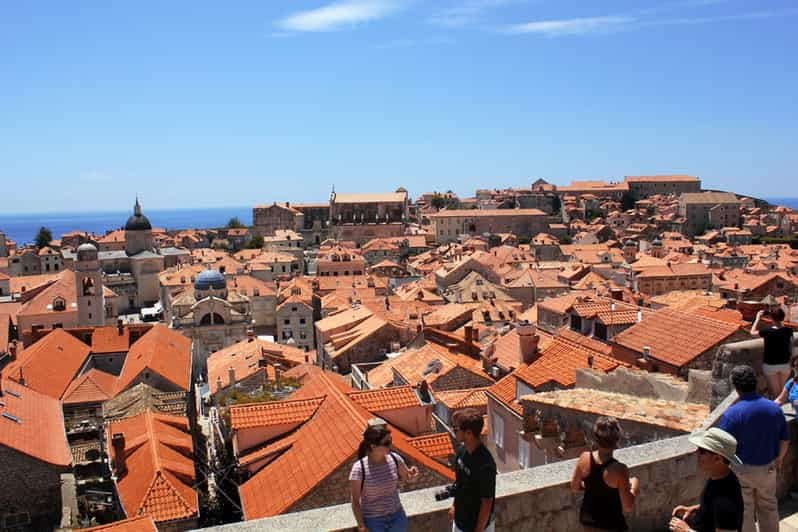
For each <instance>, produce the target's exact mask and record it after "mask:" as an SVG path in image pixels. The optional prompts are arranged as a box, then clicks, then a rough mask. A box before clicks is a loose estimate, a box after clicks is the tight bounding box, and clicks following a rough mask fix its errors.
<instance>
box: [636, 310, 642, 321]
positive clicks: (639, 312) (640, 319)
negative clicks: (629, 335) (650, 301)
mask: <svg viewBox="0 0 798 532" xmlns="http://www.w3.org/2000/svg"><path fill="white" fill-rule="evenodd" d="M642 320H643V311H642V310H638V311H637V323H640V322H641V321H642Z"/></svg>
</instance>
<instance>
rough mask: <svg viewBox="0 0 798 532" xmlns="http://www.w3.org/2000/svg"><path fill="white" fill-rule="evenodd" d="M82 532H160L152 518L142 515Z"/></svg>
mask: <svg viewBox="0 0 798 532" xmlns="http://www.w3.org/2000/svg"><path fill="white" fill-rule="evenodd" d="M80 532H158V529H157V528H155V521H153V520H152V517H150V516H149V515H140V516H136V517H131V518H130V519H123V520H122V521H114V522H113V523H108V524H105V525H100V526H93V527H91V528H81V529H80Z"/></svg>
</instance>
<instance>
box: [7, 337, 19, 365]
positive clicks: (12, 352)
mask: <svg viewBox="0 0 798 532" xmlns="http://www.w3.org/2000/svg"><path fill="white" fill-rule="evenodd" d="M8 356H9V359H10V361H11V362H13V361H15V360H16V359H17V341H16V340H13V341H12V342H11V343H9V344H8Z"/></svg>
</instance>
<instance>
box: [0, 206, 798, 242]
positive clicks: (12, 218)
mask: <svg viewBox="0 0 798 532" xmlns="http://www.w3.org/2000/svg"><path fill="white" fill-rule="evenodd" d="M763 199H764V200H766V201H768V202H770V203H772V204H774V205H782V206H784V207H789V208H791V209H795V210H798V197H794V198H763ZM143 212H144V214H145V215H146V216H147V218H149V220H150V223H152V226H153V227H157V228H161V229H166V230H175V229H209V228H216V227H223V226H224V225H226V224H227V222H228V221H229V220H230V218H233V217H237V218H238V219H239V220H240V221H241V223H243V224H244V225H252V206H249V207H242V206H237V207H236V206H234V207H201V208H194V207H177V208H172V209H144V211H143ZM131 214H132V210H130V209H128V210H108V211H91V212H86V211H81V212H76V211H72V212H70V211H63V212H43V213H6V214H0V231H2V232H4V233H5V234H6V237H7V238H10V239H11V240H14V241H15V242H16V243H17V244H20V245H22V244H26V243H29V242H33V241H34V240H35V239H36V233H37V232H38V231H39V228H40V227H47V228H48V229H50V231H51V232H52V233H53V238H54V239H59V238H61V235H63V234H64V233H68V232H70V231H85V232H87V233H94V234H97V235H104V234H106V233H107V232H108V231H114V230H116V229H121V228H123V227H124V226H125V222H126V221H127V219H128V217H129V216H130V215H131Z"/></svg>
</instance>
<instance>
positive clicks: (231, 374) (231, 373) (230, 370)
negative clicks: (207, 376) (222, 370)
mask: <svg viewBox="0 0 798 532" xmlns="http://www.w3.org/2000/svg"><path fill="white" fill-rule="evenodd" d="M227 378H228V379H229V380H230V383H229V384H228V386H233V385H234V384H235V383H236V370H235V369H234V368H233V366H230V367H229V368H227Z"/></svg>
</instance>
